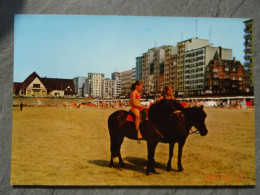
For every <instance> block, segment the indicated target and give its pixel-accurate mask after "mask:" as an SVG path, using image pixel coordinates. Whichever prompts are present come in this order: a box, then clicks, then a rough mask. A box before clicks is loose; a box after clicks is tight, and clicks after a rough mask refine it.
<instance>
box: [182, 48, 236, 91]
mask: <svg viewBox="0 0 260 195" xmlns="http://www.w3.org/2000/svg"><path fill="white" fill-rule="evenodd" d="M216 51H218V53H219V54H220V56H221V58H222V59H226V60H232V50H231V49H225V48H221V47H218V48H217V47H213V46H211V45H208V46H205V47H201V48H198V49H193V50H189V51H186V52H185V54H184V91H185V94H186V95H200V94H204V92H205V72H206V66H207V65H208V63H209V61H210V60H212V59H213V57H214V55H215V53H216Z"/></svg>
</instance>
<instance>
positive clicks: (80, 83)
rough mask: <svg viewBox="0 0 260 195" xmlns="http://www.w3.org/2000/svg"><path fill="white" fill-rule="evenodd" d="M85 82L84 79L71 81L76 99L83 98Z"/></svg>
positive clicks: (76, 78) (77, 78)
mask: <svg viewBox="0 0 260 195" xmlns="http://www.w3.org/2000/svg"><path fill="white" fill-rule="evenodd" d="M85 80H86V77H75V78H74V79H73V82H74V85H75V91H76V95H77V96H78V97H84V96H85V88H86V86H85Z"/></svg>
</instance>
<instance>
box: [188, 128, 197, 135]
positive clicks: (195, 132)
mask: <svg viewBox="0 0 260 195" xmlns="http://www.w3.org/2000/svg"><path fill="white" fill-rule="evenodd" d="M189 134H199V130H198V129H197V130H195V131H192V129H190V130H189Z"/></svg>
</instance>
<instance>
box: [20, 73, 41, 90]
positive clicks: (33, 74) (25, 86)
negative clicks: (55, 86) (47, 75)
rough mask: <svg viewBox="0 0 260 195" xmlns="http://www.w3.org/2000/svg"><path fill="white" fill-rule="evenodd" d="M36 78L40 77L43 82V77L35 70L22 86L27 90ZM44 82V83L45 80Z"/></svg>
mask: <svg viewBox="0 0 260 195" xmlns="http://www.w3.org/2000/svg"><path fill="white" fill-rule="evenodd" d="M35 78H38V79H39V80H40V81H41V82H42V80H41V77H40V76H39V75H38V74H37V73H36V72H33V73H32V74H30V75H29V76H28V77H27V78H26V79H25V80H24V82H23V83H22V84H21V87H20V88H21V89H24V90H25V89H26V88H27V87H28V86H29V85H30V84H31V83H32V82H33V80H34V79H35ZM42 84H43V85H44V83H43V82H42ZM45 87H46V86H45Z"/></svg>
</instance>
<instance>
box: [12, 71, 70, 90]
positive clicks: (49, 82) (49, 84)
mask: <svg viewBox="0 0 260 195" xmlns="http://www.w3.org/2000/svg"><path fill="white" fill-rule="evenodd" d="M35 78H38V79H39V80H40V81H41V82H42V84H43V85H44V86H45V87H46V89H47V90H48V91H52V90H63V91H64V93H65V94H75V86H74V82H73V79H57V78H46V77H44V78H41V77H40V76H39V75H38V74H37V73H36V72H33V73H32V74H30V75H29V76H28V77H27V78H26V79H25V80H24V82H22V83H14V85H13V91H14V92H17V90H18V91H19V90H20V89H23V90H25V89H26V88H27V87H28V86H29V85H30V84H31V83H32V82H33V80H34V79H35Z"/></svg>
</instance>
